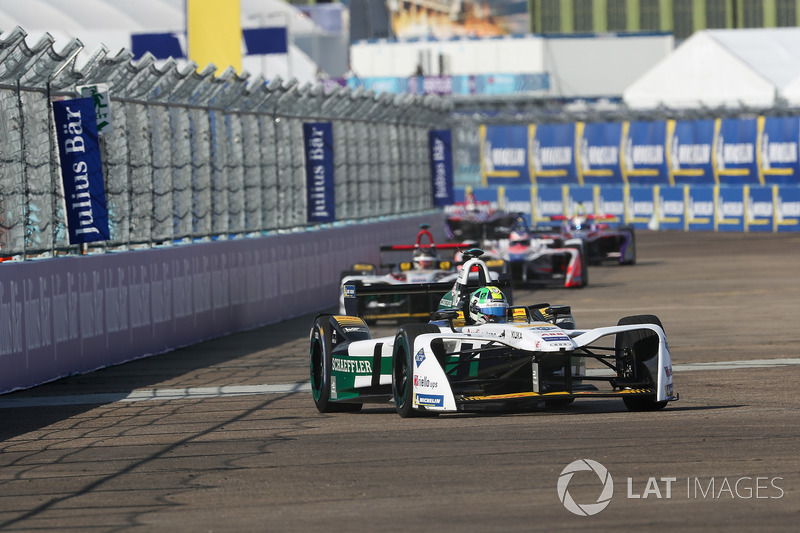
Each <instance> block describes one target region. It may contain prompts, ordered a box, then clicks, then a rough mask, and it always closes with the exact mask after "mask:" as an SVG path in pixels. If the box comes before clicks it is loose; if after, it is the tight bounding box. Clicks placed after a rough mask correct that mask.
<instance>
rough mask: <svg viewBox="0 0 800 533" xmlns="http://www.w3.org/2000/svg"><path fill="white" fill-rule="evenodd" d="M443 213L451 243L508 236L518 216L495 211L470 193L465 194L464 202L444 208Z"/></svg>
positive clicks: (488, 203) (487, 203) (498, 210)
mask: <svg viewBox="0 0 800 533" xmlns="http://www.w3.org/2000/svg"><path fill="white" fill-rule="evenodd" d="M444 212H445V215H446V216H447V219H446V220H445V231H446V232H447V238H448V239H450V240H453V241H478V242H482V241H485V240H490V239H494V238H496V237H497V236H498V235H499V236H502V235H508V232H509V229H510V228H511V226H512V225H513V224H514V221H515V220H516V218H517V216H518V214H517V213H509V212H505V211H503V210H501V209H496V208H495V207H493V206H492V204H491V203H490V202H481V201H478V200H476V199H475V196H474V195H473V194H472V193H468V194H467V198H466V200H465V201H464V202H457V203H455V204H453V205H449V206H447V207H445V209H444Z"/></svg>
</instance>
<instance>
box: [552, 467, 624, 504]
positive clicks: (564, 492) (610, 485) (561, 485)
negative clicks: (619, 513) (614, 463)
mask: <svg viewBox="0 0 800 533" xmlns="http://www.w3.org/2000/svg"><path fill="white" fill-rule="evenodd" d="M587 470H588V471H593V472H594V473H595V474H597V477H598V478H599V479H600V482H601V483H602V484H603V490H602V492H601V493H600V496H598V497H597V501H596V502H595V503H584V504H579V503H577V502H576V501H575V500H574V499H572V496H571V495H570V493H569V490H568V489H569V482H570V481H572V476H574V475H575V472H581V471H587ZM557 488H558V499H559V500H561V503H563V504H564V507H566V508H567V510H568V511H569V512H571V513H574V514H576V515H578V516H593V515H596V514H597V513H599V512H600V511H602V510H603V509H605V508H606V507H608V504H609V503H611V497H612V496H613V495H614V480H613V479H611V474H609V473H608V470H607V469H606V467H604V466H603V465H601V464H600V463H598V462H597V461H592V460H591V459H578V460H577V461H573V462H571V463H570V464H568V465H567V466H566V468H564V470H562V471H561V475H560V476H559V477H558V487H557Z"/></svg>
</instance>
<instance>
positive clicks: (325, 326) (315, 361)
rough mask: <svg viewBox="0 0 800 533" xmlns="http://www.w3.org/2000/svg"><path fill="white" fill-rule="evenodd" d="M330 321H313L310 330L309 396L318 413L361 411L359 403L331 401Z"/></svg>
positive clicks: (326, 319)
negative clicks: (311, 397) (312, 399)
mask: <svg viewBox="0 0 800 533" xmlns="http://www.w3.org/2000/svg"><path fill="white" fill-rule="evenodd" d="M331 327H332V326H331V321H330V317H329V316H320V317H317V319H316V320H314V326H313V328H312V329H311V349H310V351H309V367H310V370H311V395H312V396H313V398H314V405H316V406H317V410H318V411H319V412H320V413H344V412H349V413H352V412H356V411H359V410H361V406H362V404H360V403H336V402H334V401H332V400H331V352H332V350H333V347H332V345H331Z"/></svg>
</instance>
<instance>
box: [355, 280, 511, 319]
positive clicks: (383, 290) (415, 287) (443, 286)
mask: <svg viewBox="0 0 800 533" xmlns="http://www.w3.org/2000/svg"><path fill="white" fill-rule="evenodd" d="M489 284H491V285H493V286H495V287H497V288H498V289H500V290H502V291H503V293H504V294H505V295H506V299H507V300H508V303H509V305H512V304H513V286H512V283H511V279H510V278H509V277H504V278H502V279H497V280H492V281H490V282H487V281H486V280H484V279H483V277H474V278H472V277H471V278H470V279H469V281H468V283H467V285H466V288H467V289H476V290H477V289H479V288H480V287H485V286H486V285H489ZM342 290H343V291H344V308H345V313H346V314H347V315H350V316H358V314H359V313H358V311H359V301H362V300H364V299H365V298H368V297H370V296H393V295H404V294H418V295H425V296H427V298H425V299H426V300H427V302H428V313H433V312H434V311H436V310H437V309H438V307H439V300H441V299H442V297H443V296H444V295H445V294H447V293H448V292H450V291H452V290H453V283H452V282H444V283H393V284H375V285H366V286H365V285H361V284H358V283H345V284H344V285H343V286H342Z"/></svg>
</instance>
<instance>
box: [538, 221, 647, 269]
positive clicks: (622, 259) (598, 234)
mask: <svg viewBox="0 0 800 533" xmlns="http://www.w3.org/2000/svg"><path fill="white" fill-rule="evenodd" d="M550 219H551V220H553V221H558V222H561V234H562V235H563V236H564V238H568V239H581V240H583V242H584V249H585V252H586V257H587V260H588V262H589V264H590V265H597V264H600V263H603V262H615V263H619V264H620V265H633V264H636V233H635V231H634V228H633V226H631V225H627V224H619V225H616V226H614V225H612V224H611V221H613V220H616V217H614V215H586V216H580V215H576V216H573V217H567V216H563V215H553V216H551V217H550Z"/></svg>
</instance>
